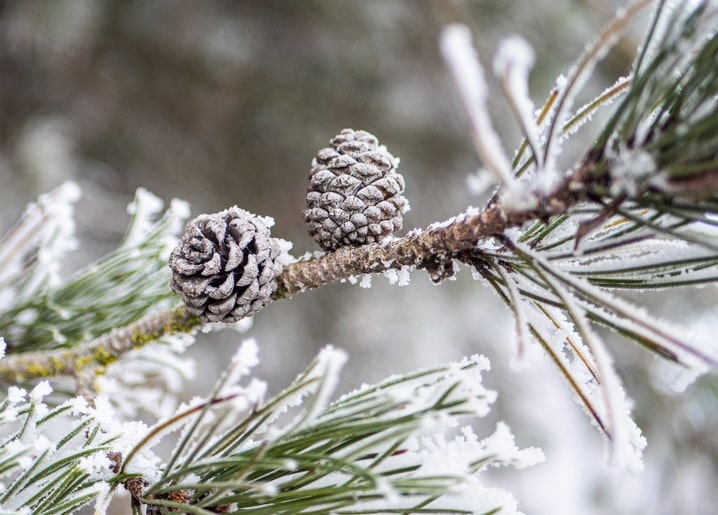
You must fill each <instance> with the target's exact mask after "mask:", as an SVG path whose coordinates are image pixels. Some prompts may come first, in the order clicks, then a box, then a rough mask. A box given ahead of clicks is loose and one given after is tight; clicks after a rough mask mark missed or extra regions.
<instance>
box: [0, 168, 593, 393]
mask: <svg viewBox="0 0 718 515" xmlns="http://www.w3.org/2000/svg"><path fill="white" fill-rule="evenodd" d="M592 169H593V165H592V164H590V163H587V164H584V165H583V166H582V167H580V168H579V169H577V170H576V171H575V172H574V173H573V174H571V175H570V176H569V177H568V178H567V179H565V180H564V181H563V183H562V184H561V186H560V187H559V188H558V189H557V190H556V191H555V193H554V194H552V195H550V196H549V197H547V198H543V199H541V202H540V203H539V204H540V207H539V208H537V209H535V210H533V211H508V210H506V209H505V208H504V207H503V206H502V205H501V204H500V202H498V201H493V202H491V203H490V204H489V205H488V206H487V207H486V208H485V209H484V210H483V211H468V212H466V213H464V214H461V215H459V216H456V217H454V218H452V219H450V220H447V221H446V222H443V223H437V224H432V225H430V226H429V227H428V228H426V229H424V230H414V231H411V232H410V233H409V234H408V235H407V236H405V237H403V238H396V239H393V240H391V241H389V242H385V243H382V244H371V245H364V246H361V247H342V248H340V249H338V250H336V251H335V252H331V253H327V254H324V255H322V256H320V257H318V258H314V259H311V260H308V261H299V262H296V263H293V264H291V265H289V266H287V267H286V268H285V269H284V271H283V272H282V274H281V275H280V276H279V277H278V278H277V283H278V284H277V290H276V292H275V293H274V295H273V300H279V299H282V298H286V297H290V296H292V295H295V294H297V293H301V292H303V291H306V290H309V289H314V288H319V287H321V286H324V285H327V284H330V283H334V282H337V281H341V280H345V279H348V278H350V277H353V276H357V275H361V274H374V273H382V272H385V271H387V270H390V269H397V268H401V267H404V266H408V267H413V268H417V269H425V270H427V271H428V272H429V273H430V274H431V277H432V279H433V280H434V281H436V282H439V281H441V280H443V279H445V278H447V277H449V276H451V275H452V274H453V260H454V259H458V260H461V261H464V262H466V261H467V260H466V258H465V256H464V253H465V251H466V250H468V249H472V248H475V247H476V244H477V243H478V242H479V241H482V240H485V239H487V238H490V237H492V236H494V235H500V234H503V233H504V232H505V231H506V230H507V229H508V228H510V227H517V226H520V225H522V224H524V223H525V222H529V221H533V220H540V219H547V218H549V217H550V216H552V215H556V214H561V213H565V212H566V211H567V210H568V209H569V208H570V207H572V206H573V205H575V204H576V203H577V202H580V201H582V200H585V198H586V195H585V192H586V191H588V189H590V188H588V187H587V186H588V185H589V183H590V182H591V181H593V180H594V179H595V178H594V177H593V176H592ZM469 263H470V261H469ZM200 325H201V321H200V320H199V319H198V318H197V317H195V316H193V315H190V314H189V313H188V312H187V311H186V310H185V309H184V306H178V307H176V308H173V309H171V310H167V311H162V312H159V313H155V314H153V315H151V316H149V317H146V318H143V319H141V320H138V321H137V322H135V323H133V324H131V325H129V326H127V327H124V328H121V329H118V330H116V331H113V332H111V333H110V334H108V335H104V336H101V337H99V338H96V339H94V340H90V341H87V342H85V343H82V344H80V345H76V346H73V347H71V348H63V349H52V350H47V351H36V352H26V353H17V354H9V355H8V356H6V357H5V358H4V359H2V360H0V382H2V383H17V382H22V381H28V380H32V379H38V378H46V377H57V376H76V377H77V376H78V375H79V374H82V376H83V377H86V369H87V368H90V367H91V368H100V369H101V368H102V367H105V366H107V365H108V364H110V363H112V362H113V361H115V360H117V359H119V357H120V356H122V355H123V354H125V353H127V352H129V351H131V350H133V349H136V348H139V347H142V346H144V345H145V344H147V343H149V342H152V341H156V340H158V339H161V338H162V337H163V336H167V335H170V334H176V333H191V332H194V331H195V330H196V329H197V328H198V327H199V326H200Z"/></svg>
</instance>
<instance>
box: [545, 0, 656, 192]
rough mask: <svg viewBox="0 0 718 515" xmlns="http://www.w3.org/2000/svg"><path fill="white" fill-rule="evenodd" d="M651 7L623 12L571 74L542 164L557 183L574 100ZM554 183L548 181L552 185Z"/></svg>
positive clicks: (640, 4)
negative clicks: (625, 32) (564, 133)
mask: <svg viewBox="0 0 718 515" xmlns="http://www.w3.org/2000/svg"><path fill="white" fill-rule="evenodd" d="M650 3H651V0H636V1H635V2H633V3H632V4H631V5H630V6H628V7H627V8H626V9H625V10H622V11H620V12H619V13H618V15H617V16H616V17H615V18H614V19H613V20H612V21H611V22H610V23H609V24H608V26H607V27H606V28H605V29H604V30H603V31H602V32H601V34H600V35H599V36H598V38H596V40H595V41H594V42H593V43H592V44H591V45H589V46H588V48H586V50H585V51H584V53H583V55H582V56H581V57H580V58H579V60H578V61H577V63H576V64H575V65H574V66H573V67H572V68H571V70H570V71H569V73H568V77H567V81H566V87H565V88H563V89H562V91H561V94H560V96H559V98H558V100H557V101H556V113H555V115H554V117H553V119H552V120H551V124H550V126H549V128H548V132H547V134H546V142H545V145H544V153H543V156H542V160H541V163H540V164H541V166H542V168H543V169H544V170H547V172H548V171H553V172H554V173H555V174H556V176H555V177H554V180H558V178H559V175H558V174H557V173H556V170H554V168H555V166H554V164H553V162H554V160H555V159H556V156H557V153H558V151H559V148H560V141H559V139H560V137H561V135H560V134H559V130H561V129H562V128H563V127H564V126H565V124H566V116H567V114H568V112H569V111H570V109H571V106H572V104H573V102H574V99H575V97H576V95H577V94H578V92H579V91H580V89H581V88H582V87H583V85H584V83H585V82H586V80H587V79H588V77H589V76H590V74H591V72H592V71H593V68H594V66H595V65H596V63H597V62H598V61H599V60H601V59H602V58H603V57H604V56H605V55H606V53H607V52H608V50H609V49H610V48H611V47H612V46H613V45H614V44H615V43H616V41H618V38H619V36H620V35H621V33H622V32H623V30H624V29H625V27H626V25H627V24H628V23H629V22H630V21H631V20H632V19H633V18H634V17H635V16H636V15H637V14H638V12H639V11H640V10H641V9H643V8H644V7H646V6H647V5H648V4H650ZM552 182H553V181H548V182H547V184H551V183H552Z"/></svg>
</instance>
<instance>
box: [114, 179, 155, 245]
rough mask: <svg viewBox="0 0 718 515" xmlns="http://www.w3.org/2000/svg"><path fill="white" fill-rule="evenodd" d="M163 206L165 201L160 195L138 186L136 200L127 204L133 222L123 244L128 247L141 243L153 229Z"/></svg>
mask: <svg viewBox="0 0 718 515" xmlns="http://www.w3.org/2000/svg"><path fill="white" fill-rule="evenodd" d="M163 207H164V202H163V201H162V199H161V198H160V197H158V196H157V195H155V194H154V193H152V192H150V191H149V190H146V189H145V188H137V191H136V192H135V198H134V200H133V201H132V202H130V203H129V204H128V205H127V213H128V214H129V215H131V216H132V222H131V224H130V227H129V229H128V231H127V234H126V235H125V238H124V241H123V244H124V245H125V246H127V247H136V246H137V245H139V244H140V243H141V242H142V241H143V240H144V239H145V238H146V236H147V234H148V233H149V232H150V230H151V229H152V226H153V225H154V223H155V220H156V218H157V215H158V214H159V213H161V212H162V208H163Z"/></svg>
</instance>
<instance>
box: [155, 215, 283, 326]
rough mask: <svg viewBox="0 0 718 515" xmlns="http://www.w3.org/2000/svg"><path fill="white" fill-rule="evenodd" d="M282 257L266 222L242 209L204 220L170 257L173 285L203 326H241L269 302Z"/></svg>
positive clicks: (193, 225)
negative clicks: (278, 259) (226, 323)
mask: <svg viewBox="0 0 718 515" xmlns="http://www.w3.org/2000/svg"><path fill="white" fill-rule="evenodd" d="M270 225H271V224H270ZM279 254H280V247H279V243H278V241H277V240H276V239H275V238H272V237H271V236H270V233H269V227H268V224H267V223H265V221H264V220H263V219H262V218H261V217H258V216H255V215H253V214H251V213H249V212H247V211H245V210H243V209H239V208H238V207H236V206H235V207H231V208H229V209H226V210H225V211H222V212H220V213H215V214H212V215H200V216H198V217H197V218H195V219H194V220H192V221H191V222H190V223H189V224H187V227H186V229H185V232H184V234H183V235H182V238H181V239H180V241H179V243H178V244H177V247H175V249H174V250H173V251H172V254H171V255H170V259H169V266H170V268H171V269H172V282H171V284H170V286H171V287H172V289H173V290H174V291H176V292H177V293H179V294H180V295H181V296H182V298H183V300H184V302H185V305H186V307H187V310H188V311H189V312H190V313H192V314H194V315H198V316H199V317H200V318H201V319H202V320H203V321H205V322H236V321H238V320H240V319H242V318H244V317H247V316H251V315H253V314H255V313H256V312H257V311H259V310H260V309H262V307H264V305H265V304H267V303H268V302H269V300H270V297H271V295H272V293H274V291H275V290H276V289H277V281H276V278H277V276H278V275H279V274H280V273H281V271H282V267H281V265H280V264H279V263H278V262H277V260H276V258H277V257H278V256H279Z"/></svg>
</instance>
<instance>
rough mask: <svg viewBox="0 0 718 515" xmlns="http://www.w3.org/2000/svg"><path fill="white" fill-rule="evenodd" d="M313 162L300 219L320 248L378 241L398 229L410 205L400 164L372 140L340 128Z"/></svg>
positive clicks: (366, 133)
mask: <svg viewBox="0 0 718 515" xmlns="http://www.w3.org/2000/svg"><path fill="white" fill-rule="evenodd" d="M330 145H331V146H329V147H327V148H323V149H321V150H320V151H319V152H318V153H317V156H316V157H315V158H314V159H313V160H312V169H311V172H310V174H309V189H308V192H307V209H305V210H304V221H305V222H306V224H307V230H308V231H309V234H310V235H311V236H312V237H313V238H314V240H315V241H316V242H317V243H318V244H319V246H320V247H321V248H322V249H324V250H335V249H337V248H339V247H343V246H345V245H364V244H366V243H374V242H380V241H382V240H383V239H384V238H386V237H387V236H390V235H391V234H393V233H394V232H395V231H398V230H399V229H401V226H402V213H404V212H406V211H408V209H409V203H408V202H407V201H406V199H405V198H404V197H403V196H402V193H403V192H404V178H403V177H402V176H401V175H400V174H399V173H397V171H396V167H397V165H398V164H399V160H398V159H396V158H395V157H394V156H392V155H391V154H390V153H389V151H387V149H386V147H384V146H383V145H379V141H378V140H377V138H376V137H375V136H373V135H372V134H369V133H368V132H366V131H355V130H353V129H344V130H343V131H341V133H339V134H338V135H337V136H335V137H333V138H332V139H331V141H330Z"/></svg>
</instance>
